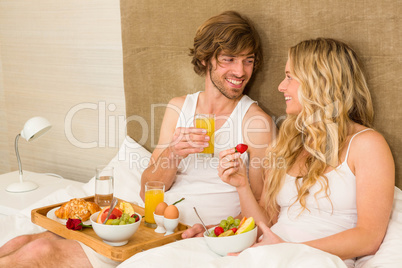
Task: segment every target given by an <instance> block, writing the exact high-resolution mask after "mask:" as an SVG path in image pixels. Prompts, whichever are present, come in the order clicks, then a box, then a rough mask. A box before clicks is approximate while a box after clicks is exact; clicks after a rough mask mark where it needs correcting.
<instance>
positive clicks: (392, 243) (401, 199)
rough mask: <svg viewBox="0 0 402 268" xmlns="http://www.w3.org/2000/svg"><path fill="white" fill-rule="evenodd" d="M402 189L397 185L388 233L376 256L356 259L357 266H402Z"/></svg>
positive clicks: (365, 267)
mask: <svg viewBox="0 0 402 268" xmlns="http://www.w3.org/2000/svg"><path fill="white" fill-rule="evenodd" d="M401 253H402V191H401V190H400V189H399V188H397V187H395V191H394V204H393V208H392V214H391V218H390V221H389V224H388V228H387V233H386V234H385V237H384V241H383V242H382V244H381V246H380V248H379V250H378V251H377V253H376V254H375V255H374V256H366V257H363V258H360V259H359V260H357V261H356V263H355V267H356V268H357V267H364V268H368V267H395V268H396V267H402V254H401Z"/></svg>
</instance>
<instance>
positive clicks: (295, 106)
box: [278, 60, 302, 115]
mask: <svg viewBox="0 0 402 268" xmlns="http://www.w3.org/2000/svg"><path fill="white" fill-rule="evenodd" d="M289 66H290V64H289V60H288V61H287V63H286V67H285V74H286V77H285V79H283V81H282V82H281V83H280V84H279V86H278V90H279V91H280V92H282V93H283V94H284V96H285V102H286V113H287V114H293V115H297V114H299V113H300V112H301V110H302V106H301V104H300V102H299V98H298V95H297V92H298V91H299V87H300V83H299V82H298V81H296V79H294V78H293V74H292V73H291V71H290V67H289Z"/></svg>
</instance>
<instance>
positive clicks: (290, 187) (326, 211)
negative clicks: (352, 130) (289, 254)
mask: <svg viewBox="0 0 402 268" xmlns="http://www.w3.org/2000/svg"><path fill="white" fill-rule="evenodd" d="M366 130H370V129H364V130H362V131H360V132H358V133H356V134H355V135H353V137H352V138H351V139H350V142H349V145H348V149H347V152H346V157H345V160H344V161H343V162H342V163H341V164H340V165H339V166H338V167H337V168H335V169H334V170H332V171H330V172H328V173H326V174H325V175H326V177H327V179H328V185H329V189H330V191H329V193H328V194H329V197H330V200H329V199H328V198H326V197H325V193H324V191H322V192H321V193H319V194H318V195H317V197H316V198H315V197H314V195H315V194H316V193H317V192H318V191H319V190H320V189H321V186H320V185H318V184H317V185H314V186H313V187H312V188H311V189H310V194H309V196H308V197H307V199H306V202H307V204H306V206H307V208H308V209H309V210H310V211H308V210H304V211H303V212H302V213H301V214H300V212H301V211H302V210H301V209H302V207H301V205H300V203H299V202H297V203H295V204H293V202H294V201H295V200H296V197H297V189H296V185H295V179H296V178H295V177H293V176H290V175H286V178H285V182H284V185H283V187H282V189H281V190H280V192H279V195H278V198H277V202H278V205H279V206H280V208H281V209H280V212H279V218H278V222H277V223H276V224H275V225H273V226H272V228H271V230H272V231H273V232H274V233H276V234H277V235H279V236H280V237H281V238H282V239H284V240H286V241H290V242H304V241H309V240H315V239H319V238H322V237H326V236H330V235H332V234H336V233H339V232H342V231H345V230H347V229H351V228H354V227H355V226H356V221H357V209H356V176H355V175H354V174H353V172H352V171H351V169H350V167H349V165H348V163H347V160H348V156H349V150H350V145H351V143H352V141H353V139H354V137H355V136H356V135H358V134H360V133H362V132H364V131H366ZM292 204H293V205H292ZM299 214H300V215H299Z"/></svg>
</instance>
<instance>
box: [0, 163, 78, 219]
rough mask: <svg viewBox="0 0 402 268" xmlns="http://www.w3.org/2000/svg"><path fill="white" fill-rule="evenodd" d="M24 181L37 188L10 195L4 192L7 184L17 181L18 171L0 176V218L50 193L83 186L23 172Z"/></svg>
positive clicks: (39, 174)
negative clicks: (33, 183)
mask: <svg viewBox="0 0 402 268" xmlns="http://www.w3.org/2000/svg"><path fill="white" fill-rule="evenodd" d="M24 180H27V181H33V182H35V183H36V184H38V185H39V187H38V188H36V189H35V190H33V191H30V192H23V193H10V192H7V191H6V188H7V186H8V185H9V184H11V183H13V182H18V181H19V174H18V171H13V172H10V173H5V174H1V175H0V217H4V216H6V215H12V214H15V213H17V212H19V211H20V210H22V209H24V208H26V207H28V206H29V205H31V204H33V203H34V202H37V201H39V200H40V199H42V198H44V197H45V196H47V195H49V194H51V193H52V192H54V191H56V190H59V189H63V188H65V187H67V186H68V185H72V186H78V187H80V186H82V185H84V183H82V182H78V181H73V180H66V179H62V178H59V177H56V176H52V175H46V174H42V173H35V172H30V171H25V170H24Z"/></svg>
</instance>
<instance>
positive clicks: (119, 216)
mask: <svg viewBox="0 0 402 268" xmlns="http://www.w3.org/2000/svg"><path fill="white" fill-rule="evenodd" d="M109 209H110V207H105V208H103V209H102V210H101V212H99V215H98V218H97V219H96V222H97V223H103V222H104V220H105V219H106V217H107V214H108V213H109ZM139 220H140V217H138V215H137V214H135V212H134V208H133V206H132V205H131V204H130V203H128V202H121V203H120V204H119V206H118V207H115V208H114V209H113V211H112V213H111V214H110V217H109V219H108V220H107V221H106V223H105V224H106V225H124V224H130V223H135V222H137V221H139Z"/></svg>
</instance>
